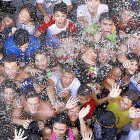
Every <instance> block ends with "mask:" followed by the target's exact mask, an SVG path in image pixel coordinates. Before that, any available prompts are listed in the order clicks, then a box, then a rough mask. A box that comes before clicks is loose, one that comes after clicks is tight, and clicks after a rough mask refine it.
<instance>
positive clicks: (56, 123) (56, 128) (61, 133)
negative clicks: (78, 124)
mask: <svg viewBox="0 0 140 140" xmlns="http://www.w3.org/2000/svg"><path fill="white" fill-rule="evenodd" d="M69 125H70V120H69V119H68V116H67V115H66V114H65V113H61V114H57V115H56V116H54V118H53V132H54V134H55V137H56V138H57V140H63V139H64V138H66V137H67V130H68V128H69Z"/></svg>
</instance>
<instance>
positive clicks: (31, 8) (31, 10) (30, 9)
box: [21, 3, 37, 21]
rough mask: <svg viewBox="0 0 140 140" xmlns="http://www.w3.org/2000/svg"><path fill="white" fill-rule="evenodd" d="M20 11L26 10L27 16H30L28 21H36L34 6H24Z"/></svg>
mask: <svg viewBox="0 0 140 140" xmlns="http://www.w3.org/2000/svg"><path fill="white" fill-rule="evenodd" d="M22 9H27V11H28V13H29V15H30V21H36V19H37V10H36V8H35V6H33V5H32V4H30V3H29V4H25V5H24V6H23V7H22V8H21V10H22Z"/></svg>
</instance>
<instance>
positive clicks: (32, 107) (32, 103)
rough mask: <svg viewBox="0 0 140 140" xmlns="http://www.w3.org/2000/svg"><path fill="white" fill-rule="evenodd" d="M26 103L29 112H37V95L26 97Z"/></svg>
mask: <svg viewBox="0 0 140 140" xmlns="http://www.w3.org/2000/svg"><path fill="white" fill-rule="evenodd" d="M26 104H27V106H28V108H29V111H30V113H31V114H35V113H37V111H38V109H39V97H31V98H28V99H27V102H26Z"/></svg>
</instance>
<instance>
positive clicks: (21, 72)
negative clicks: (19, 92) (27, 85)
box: [0, 55, 31, 88]
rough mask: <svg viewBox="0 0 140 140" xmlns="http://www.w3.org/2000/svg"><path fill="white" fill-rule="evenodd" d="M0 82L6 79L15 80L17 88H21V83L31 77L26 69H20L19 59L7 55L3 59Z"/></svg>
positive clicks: (0, 68)
mask: <svg viewBox="0 0 140 140" xmlns="http://www.w3.org/2000/svg"><path fill="white" fill-rule="evenodd" d="M0 77H1V80H0V82H1V83H2V82H3V81H4V80H5V79H11V80H14V81H15V83H16V85H17V87H18V88H19V87H20V83H21V82H23V81H24V80H25V79H27V78H29V77H31V75H30V74H29V73H27V72H26V71H25V69H24V68H20V69H19V65H18V61H17V58H16V57H15V56H14V55H7V56H5V57H4V58H3V65H0Z"/></svg>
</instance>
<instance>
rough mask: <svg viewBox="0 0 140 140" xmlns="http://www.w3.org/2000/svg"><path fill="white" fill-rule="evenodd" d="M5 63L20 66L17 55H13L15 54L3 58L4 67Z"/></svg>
mask: <svg viewBox="0 0 140 140" xmlns="http://www.w3.org/2000/svg"><path fill="white" fill-rule="evenodd" d="M5 62H8V63H12V62H16V63H17V65H18V59H17V57H16V56H15V55H13V54H10V55H5V56H4V57H3V65H4V63H5Z"/></svg>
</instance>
